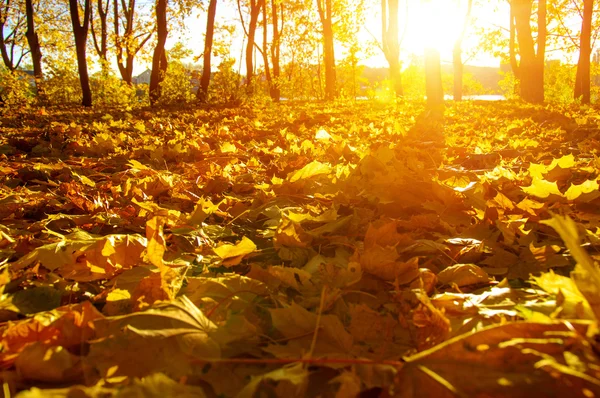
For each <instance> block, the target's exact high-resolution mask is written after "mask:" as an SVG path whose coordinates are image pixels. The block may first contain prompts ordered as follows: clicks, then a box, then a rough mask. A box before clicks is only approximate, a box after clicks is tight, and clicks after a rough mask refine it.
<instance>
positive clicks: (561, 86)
mask: <svg viewBox="0 0 600 398" xmlns="http://www.w3.org/2000/svg"><path fill="white" fill-rule="evenodd" d="M575 73H577V67H576V66H574V65H567V64H563V63H561V62H560V61H550V62H547V63H546V68H545V69H544V92H545V97H546V99H547V100H548V101H549V102H554V103H562V104H568V103H571V102H573V87H574V86H575Z"/></svg>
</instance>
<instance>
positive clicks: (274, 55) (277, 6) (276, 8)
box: [265, 0, 285, 102]
mask: <svg viewBox="0 0 600 398" xmlns="http://www.w3.org/2000/svg"><path fill="white" fill-rule="evenodd" d="M284 7H285V6H284V3H283V2H280V0H271V15H272V25H273V41H272V42H271V61H272V62H273V80H272V82H271V84H270V85H269V94H270V95H271V98H272V99H273V101H275V102H279V100H280V97H281V88H280V81H279V80H280V77H281V67H280V59H281V32H282V30H283V23H284ZM265 12H266V8H265ZM280 12H281V18H280V15H279V13H280ZM280 20H281V27H280V26H279V21H280ZM265 29H266V28H265Z"/></svg>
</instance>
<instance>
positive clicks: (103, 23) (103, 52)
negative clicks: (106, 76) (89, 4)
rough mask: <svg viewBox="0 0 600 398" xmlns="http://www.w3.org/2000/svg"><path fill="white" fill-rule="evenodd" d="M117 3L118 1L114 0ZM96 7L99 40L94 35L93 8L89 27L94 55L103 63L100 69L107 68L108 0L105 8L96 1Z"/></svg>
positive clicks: (100, 0) (100, 2)
mask: <svg viewBox="0 0 600 398" xmlns="http://www.w3.org/2000/svg"><path fill="white" fill-rule="evenodd" d="M115 1H118V0H115ZM96 4H97V7H98V16H99V17H100V38H99V39H98V37H97V35H96V29H95V27H94V16H93V8H90V12H91V14H90V27H91V29H92V41H93V42H94V47H95V48H96V53H97V54H98V56H99V57H100V60H101V62H102V63H103V65H102V68H103V69H104V68H108V67H109V65H108V10H109V7H110V0H107V1H106V7H103V4H102V0H98V2H97V3H96Z"/></svg>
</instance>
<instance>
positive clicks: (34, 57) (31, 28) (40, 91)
mask: <svg viewBox="0 0 600 398" xmlns="http://www.w3.org/2000/svg"><path fill="white" fill-rule="evenodd" d="M25 14H26V16H27V32H26V33H25V36H26V37H27V44H28V45H29V51H30V53H31V62H32V63H33V76H34V78H35V86H36V88H37V95H38V98H39V99H40V101H41V102H42V103H44V102H46V100H47V99H46V92H45V90H44V73H43V71H42V50H41V47H40V40H39V37H38V34H37V32H36V31H35V22H34V19H33V17H34V16H33V0H25Z"/></svg>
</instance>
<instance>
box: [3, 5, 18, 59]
mask: <svg viewBox="0 0 600 398" xmlns="http://www.w3.org/2000/svg"><path fill="white" fill-rule="evenodd" d="M11 6H12V5H11V4H10V0H5V1H4V4H2V7H1V8H0V54H1V55H2V62H4V66H6V69H8V70H9V71H14V70H15V66H14V65H13V61H12V59H11V57H10V55H9V54H8V49H7V48H6V42H5V38H4V29H5V28H6V21H7V20H8V13H9V12H10V9H11Z"/></svg>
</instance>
